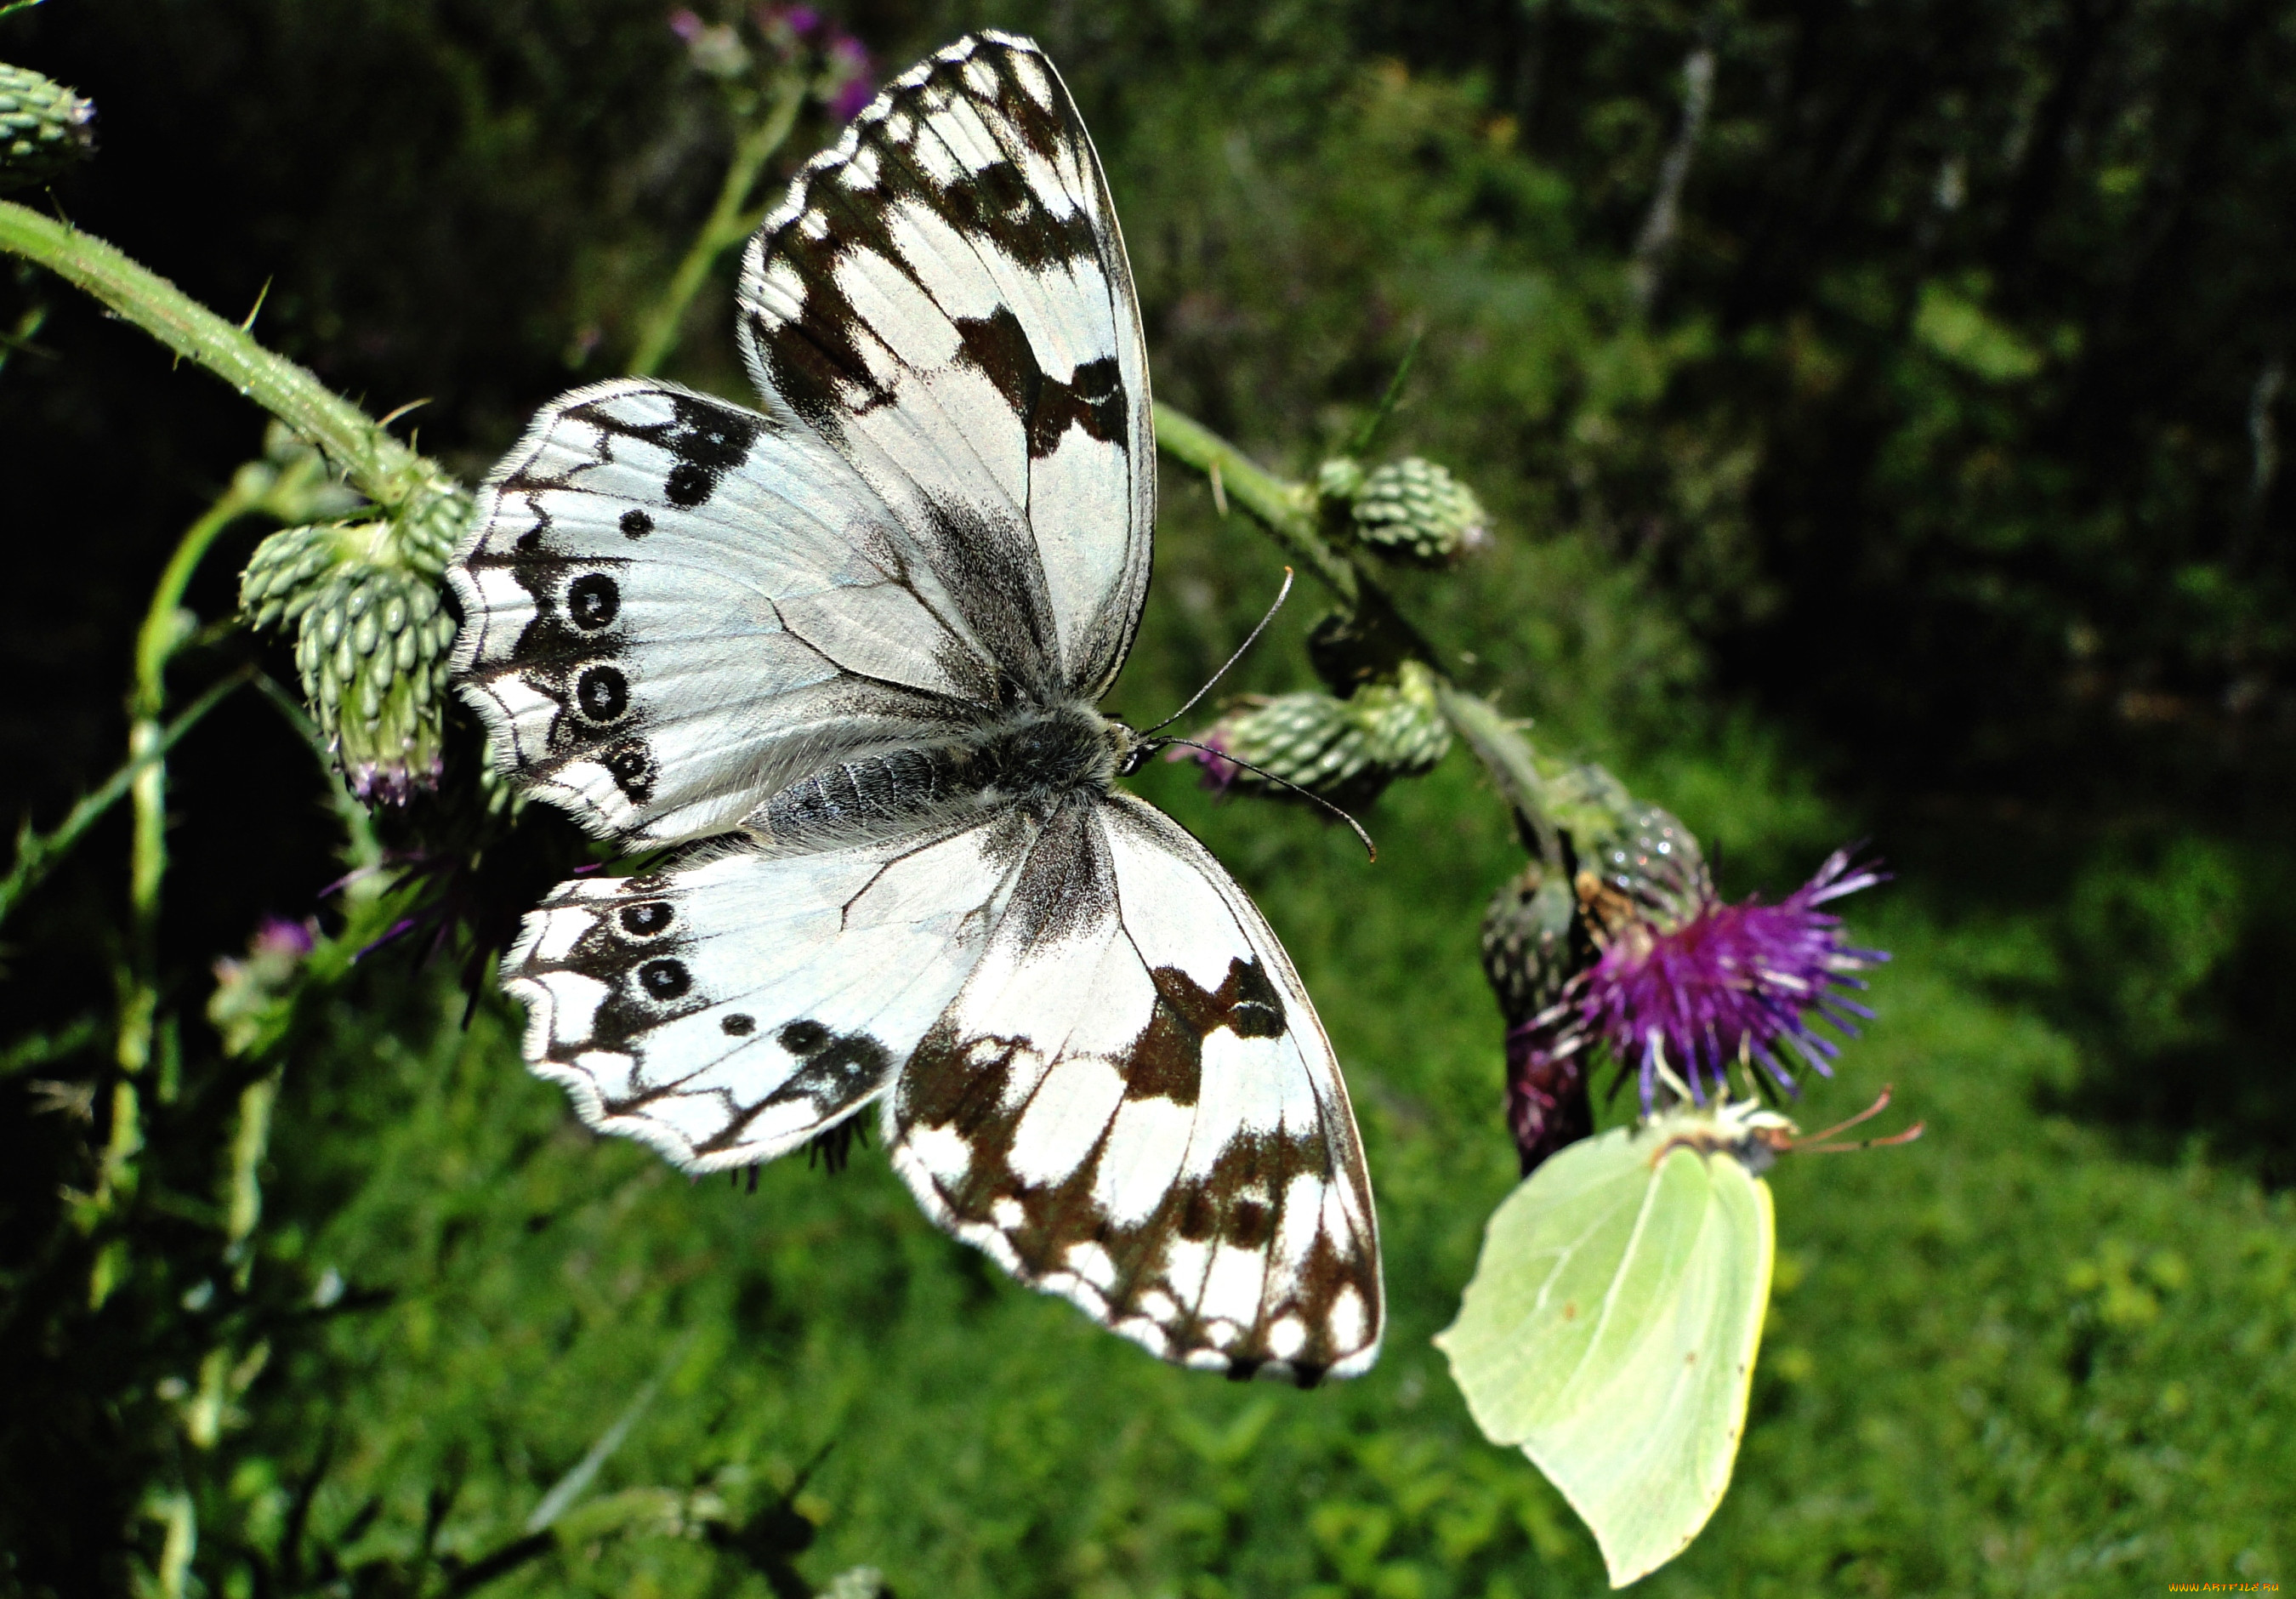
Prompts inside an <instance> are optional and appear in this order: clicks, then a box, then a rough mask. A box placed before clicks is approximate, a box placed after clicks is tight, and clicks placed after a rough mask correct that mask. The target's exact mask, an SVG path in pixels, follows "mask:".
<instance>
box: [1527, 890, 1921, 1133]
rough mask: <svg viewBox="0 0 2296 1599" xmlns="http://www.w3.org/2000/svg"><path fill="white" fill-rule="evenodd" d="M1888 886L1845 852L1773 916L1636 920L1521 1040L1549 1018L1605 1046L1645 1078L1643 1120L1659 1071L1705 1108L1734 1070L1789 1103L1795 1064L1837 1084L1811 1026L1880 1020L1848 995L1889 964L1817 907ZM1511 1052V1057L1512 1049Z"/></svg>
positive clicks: (1750, 912) (1706, 914)
mask: <svg viewBox="0 0 2296 1599" xmlns="http://www.w3.org/2000/svg"><path fill="white" fill-rule="evenodd" d="M1882 877H1883V874H1882V873H1880V872H1877V871H1875V870H1874V869H1873V868H1872V867H1870V866H1852V865H1850V860H1849V850H1847V849H1839V850H1836V851H1835V852H1834V853H1833V855H1831V856H1829V857H1827V858H1826V861H1825V865H1822V866H1820V867H1819V868H1818V869H1817V874H1816V876H1815V877H1812V878H1811V879H1810V880H1809V881H1808V882H1807V883H1804V884H1803V885H1802V886H1801V887H1800V888H1799V889H1797V890H1794V891H1793V892H1792V893H1791V894H1789V895H1787V896H1786V898H1784V900H1783V901H1781V902H1780V903H1778V904H1776V905H1764V904H1762V903H1760V901H1759V900H1758V899H1756V898H1751V897H1749V898H1747V899H1745V900H1744V901H1743V902H1741V903H1739V904H1736V905H1726V904H1724V903H1722V902H1721V901H1719V900H1717V899H1714V898H1707V899H1705V900H1704V901H1703V902H1702V904H1700V905H1699V906H1697V908H1696V909H1695V910H1694V911H1693V912H1692V913H1691V914H1689V915H1688V916H1687V917H1686V918H1685V919H1683V920H1680V921H1678V922H1675V923H1674V924H1673V925H1671V926H1668V925H1665V924H1664V923H1661V922H1653V921H1650V920H1646V919H1644V918H1642V917H1635V918H1633V919H1630V920H1628V922H1625V923H1624V924H1623V925H1621V926H1618V927H1616V928H1614V929H1613V930H1612V931H1611V932H1609V933H1608V934H1607V935H1598V937H1597V942H1598V944H1600V945H1601V947H1602V955H1601V956H1600V958H1598V959H1597V960H1596V961H1595V964H1594V965H1593V966H1592V967H1590V968H1589V969H1588V970H1587V971H1586V972H1581V973H1580V974H1579V976H1578V977H1576V978H1574V979H1573V980H1571V985H1570V986H1571V992H1570V994H1568V995H1567V996H1566V997H1565V998H1564V1000H1563V1002H1562V1005H1558V1006H1556V1007H1554V1012H1565V1013H1568V1014H1565V1015H1561V1016H1558V1015H1555V1014H1554V1012H1549V1013H1547V1015H1546V1016H1541V1017H1539V1018H1538V1019H1536V1020H1534V1021H1532V1022H1531V1023H1530V1024H1529V1028H1526V1029H1521V1030H1523V1031H1525V1032H1529V1031H1531V1030H1532V1029H1537V1028H1538V1026H1539V1023H1540V1022H1542V1021H1548V1020H1549V1017H1552V1018H1553V1021H1554V1024H1561V1025H1560V1027H1559V1029H1556V1030H1559V1031H1561V1032H1563V1033H1576V1034H1578V1035H1579V1037H1582V1038H1593V1037H1599V1038H1601V1039H1602V1040H1603V1042H1604V1043H1605V1044H1607V1045H1609V1046H1610V1047H1611V1054H1612V1055H1613V1056H1615V1057H1616V1058H1617V1059H1618V1061H1619V1062H1620V1065H1621V1066H1624V1067H1628V1068H1629V1069H1631V1070H1634V1072H1635V1073H1636V1076H1637V1077H1638V1078H1640V1079H1641V1084H1642V1100H1643V1109H1644V1112H1645V1113H1647V1112H1649V1111H1651V1110H1652V1107H1653V1104H1654V1103H1655V1098H1656V1095H1657V1090H1658V1086H1659V1083H1660V1080H1661V1073H1662V1072H1672V1073H1674V1074H1676V1075H1677V1076H1678V1077H1679V1078H1682V1079H1683V1080H1684V1081H1685V1082H1686V1083H1687V1084H1688V1086H1689V1088H1690V1092H1691V1096H1692V1098H1693V1100H1695V1101H1696V1102H1697V1103H1701V1104H1703V1103H1706V1097H1707V1095H1708V1093H1709V1092H1710V1091H1712V1090H1720V1089H1722V1088H1723V1087H1724V1074H1725V1073H1726V1072H1727V1071H1728V1070H1729V1068H1730V1065H1731V1063H1732V1062H1734V1061H1754V1062H1760V1064H1761V1066H1762V1068H1763V1069H1764V1070H1766V1071H1767V1072H1768V1073H1769V1075H1770V1076H1771V1078H1774V1079H1775V1081H1776V1082H1777V1083H1778V1085H1779V1086H1780V1087H1784V1088H1785V1089H1787V1090H1788V1091H1789V1092H1791V1091H1792V1090H1793V1088H1794V1080H1793V1077H1792V1066H1793V1064H1794V1063H1795V1062H1794V1060H1793V1057H1796V1056H1798V1057H1799V1058H1800V1064H1802V1065H1806V1066H1808V1067H1809V1068H1810V1069H1811V1070H1814V1071H1816V1072H1817V1073H1818V1074H1819V1075H1821V1076H1825V1077H1831V1076H1832V1075H1833V1057H1834V1056H1835V1055H1836V1054H1838V1053H1840V1046H1838V1045H1836V1044H1835V1043H1834V1042H1833V1040H1832V1039H1830V1038H1828V1037H1825V1036H1823V1035H1822V1034H1819V1033H1817V1032H1815V1031H1813V1030H1812V1029H1811V1028H1810V1025H1809V1024H1810V1019H1811V1016H1812V1014H1813V1013H1815V1014H1816V1015H1819V1016H1823V1017H1824V1018H1825V1020H1826V1021H1830V1022H1832V1023H1833V1025H1834V1026H1835V1027H1836V1028H1838V1029H1841V1031H1842V1032H1844V1033H1847V1034H1849V1035H1850V1036H1851V1037H1856V1035H1857V1024H1856V1022H1855V1021H1853V1020H1852V1018H1853V1017H1871V1016H1872V1015H1873V1012H1871V1011H1869V1010H1867V1009H1866V1007H1865V1006H1864V1005H1859V1004H1858V1003H1857V1002H1856V1001H1855V1000H1852V999H1850V998H1849V997H1848V992H1849V990H1851V989H1857V988H1864V987H1865V986H1866V984H1865V982H1864V981H1863V980H1861V979H1860V978H1859V977H1858V976H1857V973H1858V972H1863V971H1865V970H1866V969H1867V968H1868V967H1870V966H1874V965H1877V964H1880V963H1881V962H1882V961H1886V960H1888V959H1889V958H1890V957H1889V956H1888V955H1886V954H1884V953H1883V952H1882V951H1881V950H1878V949H1858V948H1854V947H1850V946H1849V944H1848V943H1846V942H1845V941H1844V939H1843V935H1842V931H1841V918H1840V917H1839V916H1836V915H1833V914H1831V913H1830V912H1826V911H1823V910H1821V909H1819V908H1818V907H1819V906H1823V905H1826V904H1828V903H1830V902H1832V901H1833V900H1835V899H1839V898H1841V897H1842V896H1843V895H1845V894H1854V893H1856V892H1857V890H1860V889H1866V888H1871V887H1872V886H1873V885H1874V884H1875V883H1877V882H1880V881H1882ZM1550 1025H1551V1026H1552V1025H1553V1024H1550ZM1509 1045H1510V1055H1512V1054H1513V1039H1512V1038H1511V1039H1510V1040H1509ZM1550 1047H1551V1046H1550ZM1789 1052H1791V1053H1789Z"/></svg>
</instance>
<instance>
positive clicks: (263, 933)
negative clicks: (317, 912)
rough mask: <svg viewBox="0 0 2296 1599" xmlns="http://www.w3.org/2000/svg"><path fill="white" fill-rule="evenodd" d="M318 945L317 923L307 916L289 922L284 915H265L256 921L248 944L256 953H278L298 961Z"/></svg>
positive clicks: (252, 951)
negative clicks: (252, 937)
mask: <svg viewBox="0 0 2296 1599" xmlns="http://www.w3.org/2000/svg"><path fill="white" fill-rule="evenodd" d="M318 945H319V924H318V923H317V922H314V921H312V920H310V919H308V918H306V919H304V920H303V921H300V922H290V921H289V920H288V919H287V918H286V917H284V916H266V917H264V918H263V920H262V921H260V922H257V923H256V926H255V937H254V939H252V940H251V941H250V944H249V949H250V952H251V953H253V954H255V955H278V956H281V957H283V958H285V959H287V960H291V961H299V960H301V959H302V958H303V957H304V956H305V955H308V954H310V953H311V951H312V950H314V949H316V948H317V947H318Z"/></svg>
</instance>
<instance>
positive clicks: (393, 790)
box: [240, 482, 470, 804]
mask: <svg viewBox="0 0 2296 1599" xmlns="http://www.w3.org/2000/svg"><path fill="white" fill-rule="evenodd" d="M469 512H470V501H469V499H468V497H467V496H465V495H464V494H463V492H462V490H461V489H459V488H455V487H454V486H453V485H451V484H447V483H443V482H442V483H439V484H434V485H431V486H430V487H429V488H427V489H425V490H422V491H419V492H417V493H416V494H415V495H414V496H412V497H411V498H410V499H409V500H408V502H407V503H406V505H405V506H404V507H403V508H402V509H401V510H400V511H399V512H398V514H397V515H396V516H394V517H391V518H390V519H389V520H385V521H377V520H360V519H356V518H355V519H352V520H348V521H337V522H323V523H316V524H312V525H309V526H305V527H299V528H287V529H282V530H281V531H279V532H277V533H275V534H273V535H272V536H271V537H269V538H266V539H265V540H264V541H263V543H262V544H261V545H258V546H257V548H256V552H255V555H254V557H253V559H252V560H250V562H248V566H247V571H246V573H245V575H244V576H243V577H242V578H241V580H240V604H241V606H242V608H243V609H244V610H245V611H246V612H247V614H248V616H249V618H250V620H251V621H252V622H253V624H254V625H255V626H256V627H286V626H289V625H292V626H293V627H295V629H296V639H295V668H296V671H297V674H298V675H299V676H300V677H301V679H302V685H303V694H304V698H305V699H306V700H307V701H308V702H309V704H310V707H311V712H312V715H313V716H314V717H316V719H317V721H318V725H319V731H320V733H321V734H323V735H324V737H325V738H326V740H327V742H328V746H329V748H331V749H332V750H333V751H334V754H335V758H336V760H337V761H338V763H339V764H340V766H341V767H342V769H343V775H344V777H345V778H346V779H347V780H348V782H349V783H350V785H351V788H352V791H354V792H356V793H357V795H358V796H359V798H360V799H365V800H367V801H369V802H370V803H372V802H374V801H378V800H381V801H385V802H389V803H391V804H399V803H403V802H405V801H406V799H408V798H410V797H411V796H412V795H413V793H414V791H415V790H417V789H421V788H430V787H432V786H435V785H436V783H438V780H439V770H440V752H441V748H442V743H443V740H444V726H443V718H444V712H445V706H446V700H447V657H448V655H449V653H450V652H451V651H452V649H453V646H454V643H455V619H454V618H453V617H452V616H450V615H449V614H447V611H446V609H445V606H444V604H443V603H442V595H441V589H440V585H439V578H440V575H441V574H442V573H443V572H444V571H445V570H446V567H447V560H448V559H449V558H450V557H451V556H452V555H453V553H454V551H455V544H456V542H457V540H458V538H459V536H460V531H461V528H462V525H463V521H466V520H467V519H468V516H469Z"/></svg>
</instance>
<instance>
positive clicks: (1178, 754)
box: [1164, 727, 1243, 794]
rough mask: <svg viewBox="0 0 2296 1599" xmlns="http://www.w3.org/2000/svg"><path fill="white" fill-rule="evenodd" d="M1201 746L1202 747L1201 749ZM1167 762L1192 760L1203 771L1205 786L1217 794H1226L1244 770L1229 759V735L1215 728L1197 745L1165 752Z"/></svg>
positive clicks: (1177, 747)
mask: <svg viewBox="0 0 2296 1599" xmlns="http://www.w3.org/2000/svg"><path fill="white" fill-rule="evenodd" d="M1199 746H1201V747H1199ZM1164 758H1165V759H1166V760H1192V761H1194V762H1195V763H1196V764H1197V765H1198V766H1200V767H1202V768H1203V769H1204V770H1203V777H1202V779H1201V781H1202V783H1203V786H1204V787H1206V788H1208V789H1210V790H1211V791H1212V792H1213V793H1215V794H1225V793H1226V792H1227V791H1228V788H1229V785H1230V784H1232V783H1234V782H1235V780H1236V775H1237V774H1238V773H1240V772H1242V770H1243V768H1242V767H1239V766H1237V765H1236V764H1235V762H1234V761H1232V760H1230V759H1229V758H1227V735H1226V734H1224V733H1223V732H1221V731H1220V729H1219V728H1218V727H1214V728H1213V729H1212V730H1211V731H1210V732H1209V733H1207V734H1204V736H1203V737H1202V738H1201V740H1199V741H1198V743H1197V744H1175V745H1173V746H1172V747H1171V748H1170V749H1169V750H1166V751H1165V752H1164Z"/></svg>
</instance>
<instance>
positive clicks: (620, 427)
mask: <svg viewBox="0 0 2296 1599" xmlns="http://www.w3.org/2000/svg"><path fill="white" fill-rule="evenodd" d="M447 576H448V578H449V579H450V580H451V581H452V583H453V585H454V589H455V595H456V597H457V598H458V599H459V600H460V602H461V603H462V608H463V627H462V630H461V632H460V634H459V635H457V637H456V640H455V675H456V679H457V681H458V683H459V684H460V685H461V688H462V692H463V696H464V697H465V698H466V699H468V700H469V701H471V704H472V705H474V706H475V707H477V709H479V711H480V714H481V715H482V716H483V717H484V718H485V720H486V722H487V724H488V731H489V733H490V734H492V736H493V741H494V747H495V751H496V758H497V759H498V760H500V761H501V762H502V763H503V764H504V767H505V768H506V769H507V770H510V771H512V772H514V773H516V774H517V775H520V776H521V777H522V778H523V780H524V781H525V782H526V783H527V784H528V785H529V787H530V788H531V789H532V790H533V791H536V792H537V793H538V794H540V795H541V796H542V797H543V798H545V799H551V800H553V801H554V802H555V803H557V804H559V805H562V806H563V807H565V808H567V809H568V810H570V811H571V812H572V813H573V814H574V815H575V816H577V817H578V818H579V819H580V820H581V821H582V822H583V823H584V824H586V826H588V827H589V828H590V829H591V830H592V831H593V832H598V833H601V834H621V835H625V836H627V837H630V838H633V839H635V840H642V841H648V842H659V841H668V840H677V839H682V838H690V837H694V836H697V835H700V834H703V833H709V832H719V831H722V830H724V829H726V828H728V827H731V826H733V825H734V824H736V823H737V822H739V821H740V820H741V819H742V816H745V815H746V814H748V812H749V811H750V809H751V808H753V807H754V806H755V805H757V803H758V801H759V800H760V799H763V798H764V797H765V795H767V794H768V793H770V792H771V791H773V790H774V789H775V788H776V787H778V786H780V785H781V784H782V783H785V782H788V781H790V780H791V779H793V778H795V777H797V776H799V775H802V774H804V773H806V772H808V771H811V770H814V769H816V768H818V767H821V766H823V765H824V764H826V763H827V761H828V760H829V759H830V758H832V757H834V756H835V755H837V754H839V753H841V752H844V751H848V750H855V749H858V748H863V747H866V746H869V745H872V744H877V745H884V744H890V743H896V742H908V741H912V740H914V739H915V738H917V737H920V736H928V735H931V734H938V733H941V732H945V731H946V730H947V727H949V726H951V725H953V724H964V723H969V722H971V721H973V720H975V719H977V718H978V717H980V714H981V707H983V706H994V705H996V704H998V703H1000V702H1002V701H1004V700H1005V698H1006V697H1007V695H1008V690H1007V686H1006V685H1005V684H1004V683H1003V682H1002V681H1001V679H1000V677H999V675H998V673H997V671H996V668H995V667H994V666H993V665H992V664H991V663H990V662H989V660H988V657H987V655H986V653H985V652H983V650H982V649H981V647H980V644H979V642H978V641H977V640H976V639H975V638H974V637H973V636H972V635H971V633H970V632H969V631H968V630H967V627H966V626H965V623H964V620H963V619H962V617H961V616H960V614H959V612H958V609H957V607H956V605H955V603H954V602H953V600H952V599H951V597H950V595H949V594H948V591H947V588H946V587H945V586H943V585H942V583H941V580H940V578H939V577H938V576H937V575H936V574H935V572H934V571H933V570H932V569H931V565H930V564H929V563H928V562H927V561H926V560H925V557H924V552H923V551H922V549H920V548H919V547H918V546H917V545H915V543H914V541H913V540H911V539H910V538H909V537H907V535H906V533H905V532H904V531H903V529H902V528H901V526H900V525H899V523H898V521H896V520H895V519H894V518H893V516H892V515H891V513H890V512H888V511H887V510H886V508H885V507H884V505H883V504H882V503H881V501H879V499H878V498H877V496H876V495H875V493H874V492H873V490H872V489H871V488H869V487H868V485H867V484H865V483H864V482H863V481H862V480H860V478H859V477H858V476H857V475H856V474H855V472H854V471H853V469H852V468H851V466H850V465H849V464H848V463H846V461H845V459H844V458H843V457H842V456H841V455H839V454H837V452H835V451H834V450H832V449H830V448H829V447H827V446H826V445H825V444H824V443H823V442H822V441H821V439H819V438H817V437H816V435H815V434H814V433H813V432H812V431H811V430H809V429H808V428H806V427H803V426H802V425H797V424H791V423H789V422H781V421H776V420H775V419H773V418H770V417H767V416H761V415H759V414H757V413H755V412H753V411H749V410H745V409H743V408H742V407H741V406H732V405H728V404H726V402H725V401H723V400H717V399H712V398H708V397H707V396H704V395H700V394H695V393H693V392H691V391H689V390H686V389H679V388H677V387H676V386H675V385H673V384H668V383H658V382H652V381H644V380H641V379H627V380H624V381H619V382H612V383H604V384H600V385H598V386H597V387H595V388H591V389H578V390H576V391H575V392H573V393H571V394H568V395H565V396H563V397H562V398H560V399H558V400H557V401H556V402H555V403H553V404H552V405H550V406H546V407H545V408H544V410H543V412H542V414H540V415H539V416H537V418H536V419H535V423H534V426H533V427H532V429H531V430H529V432H528V434H527V436H526V438H525V439H524V440H523V441H522V442H521V444H520V445H519V447H517V448H516V449H514V450H512V452H511V453H510V455H508V456H507V457H505V458H504V461H503V463H502V464H501V465H500V466H499V467H497V468H496V471H495V474H494V476H493V477H492V478H491V479H489V480H488V484H487V487H486V489H485V491H484V493H483V495H482V496H481V499H480V517H479V521H478V526H477V529H476V530H475V531H474V532H473V533H472V534H471V537H470V538H469V539H468V541H466V543H465V544H464V545H463V549H462V551H461V552H460V553H458V554H457V556H456V557H455V564H454V565H453V566H452V567H451V568H449V569H448V572H447Z"/></svg>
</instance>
